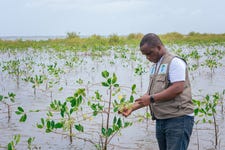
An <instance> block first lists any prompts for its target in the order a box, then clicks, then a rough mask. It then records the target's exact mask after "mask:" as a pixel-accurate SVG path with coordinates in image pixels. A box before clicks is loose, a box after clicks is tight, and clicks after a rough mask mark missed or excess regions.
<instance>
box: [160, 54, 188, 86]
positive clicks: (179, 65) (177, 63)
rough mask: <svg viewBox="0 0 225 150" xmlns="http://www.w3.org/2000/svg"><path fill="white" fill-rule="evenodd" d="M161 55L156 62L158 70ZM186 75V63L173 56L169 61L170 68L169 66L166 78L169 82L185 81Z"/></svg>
mask: <svg viewBox="0 0 225 150" xmlns="http://www.w3.org/2000/svg"><path fill="white" fill-rule="evenodd" d="M162 59H163V57H161V59H160V60H159V61H158V62H157V64H156V65H157V68H156V70H158V67H159V64H161V61H162ZM185 76H186V63H185V62H184V60H182V59H180V58H177V57H174V58H173V59H172V61H171V64H170V68H169V76H168V79H169V80H170V82H171V83H174V82H178V81H185Z"/></svg>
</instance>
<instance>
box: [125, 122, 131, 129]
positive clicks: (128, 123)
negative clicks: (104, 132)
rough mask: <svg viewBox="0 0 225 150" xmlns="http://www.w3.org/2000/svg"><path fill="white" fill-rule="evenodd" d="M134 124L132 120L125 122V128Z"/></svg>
mask: <svg viewBox="0 0 225 150" xmlns="http://www.w3.org/2000/svg"><path fill="white" fill-rule="evenodd" d="M131 125H132V122H125V123H124V128H126V127H128V126H131Z"/></svg>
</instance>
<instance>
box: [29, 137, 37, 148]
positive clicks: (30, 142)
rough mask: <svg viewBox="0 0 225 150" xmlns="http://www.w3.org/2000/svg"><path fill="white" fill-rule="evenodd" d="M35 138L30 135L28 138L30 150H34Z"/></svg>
mask: <svg viewBox="0 0 225 150" xmlns="http://www.w3.org/2000/svg"><path fill="white" fill-rule="evenodd" d="M34 140H35V137H29V138H28V139H27V149H29V150H32V149H33V147H32V143H33V142H34Z"/></svg>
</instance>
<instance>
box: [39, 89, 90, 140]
mask: <svg viewBox="0 0 225 150" xmlns="http://www.w3.org/2000/svg"><path fill="white" fill-rule="evenodd" d="M85 95H86V94H85V89H78V90H77V91H76V92H75V93H74V95H72V96H69V97H67V98H66V100H65V101H63V102H61V101H57V100H54V101H52V102H51V104H50V110H49V112H48V113H47V116H48V117H47V118H46V119H44V118H41V123H40V124H37V127H38V128H40V129H42V128H45V132H46V133H50V132H56V130H58V129H63V131H67V132H69V133H67V134H64V133H61V134H63V135H67V136H69V139H70V144H72V142H73V137H74V132H73V128H75V129H76V130H78V131H80V132H83V131H84V127H83V126H82V125H81V124H80V123H79V122H78V121H77V120H76V118H74V117H73V116H74V115H75V113H76V112H78V111H79V110H81V109H82V108H81V107H80V105H81V103H82V101H83V98H84V97H85ZM54 112H59V113H60V116H59V115H57V116H55V117H54V118H53V114H54ZM58 120H59V121H58ZM75 123H76V124H75Z"/></svg>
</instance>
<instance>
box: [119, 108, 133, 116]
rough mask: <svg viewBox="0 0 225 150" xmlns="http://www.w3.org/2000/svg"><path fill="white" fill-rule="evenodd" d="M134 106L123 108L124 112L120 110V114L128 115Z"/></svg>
mask: <svg viewBox="0 0 225 150" xmlns="http://www.w3.org/2000/svg"><path fill="white" fill-rule="evenodd" d="M132 111H133V110H132V108H130V109H128V108H124V109H123V110H122V112H119V114H122V115H123V116H125V117H127V116H129V115H130V114H131V113H132Z"/></svg>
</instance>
